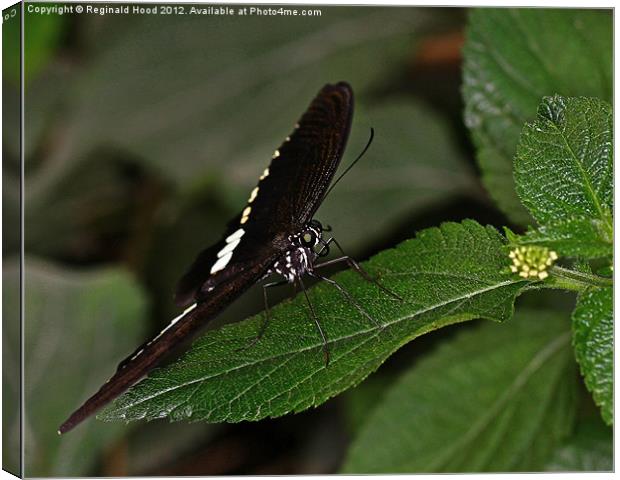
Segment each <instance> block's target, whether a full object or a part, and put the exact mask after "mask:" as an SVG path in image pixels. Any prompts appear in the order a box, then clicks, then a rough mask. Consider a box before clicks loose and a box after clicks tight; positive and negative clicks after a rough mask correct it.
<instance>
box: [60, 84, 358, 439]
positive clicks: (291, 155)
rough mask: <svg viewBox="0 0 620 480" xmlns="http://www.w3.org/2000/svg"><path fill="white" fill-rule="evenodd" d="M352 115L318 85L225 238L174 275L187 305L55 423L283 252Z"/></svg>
mask: <svg viewBox="0 0 620 480" xmlns="http://www.w3.org/2000/svg"><path fill="white" fill-rule="evenodd" d="M352 114H353V94H352V91H351V88H350V87H349V85H347V84H346V83H343V82H341V83H338V84H336V85H326V86H325V87H323V89H322V90H321V91H320V92H319V94H318V95H317V97H316V98H315V99H314V100H313V101H312V103H311V104H310V107H309V108H308V110H307V111H306V113H305V114H304V115H303V116H302V118H301V119H300V121H299V123H298V125H297V126H296V128H295V131H294V132H293V133H292V134H291V136H290V138H287V140H286V141H285V142H284V143H283V144H282V145H281V146H280V148H279V149H278V150H276V152H275V153H274V156H273V160H272V162H271V164H270V165H269V167H268V168H267V169H265V171H264V172H263V173H262V175H261V177H260V179H259V182H258V185H257V186H256V188H255V189H254V190H252V192H251V194H250V197H249V198H248V202H247V205H246V207H245V208H244V209H243V211H242V212H241V213H240V214H239V215H238V216H237V217H236V218H234V219H233V221H232V222H230V224H229V225H228V228H227V230H226V233H225V235H224V238H223V239H222V240H221V241H220V242H218V243H217V244H215V245H213V246H212V247H210V248H207V249H206V250H204V251H203V252H202V253H200V255H198V258H197V259H196V261H195V262H194V264H193V265H192V266H191V268H190V270H189V271H188V272H187V273H186V274H185V276H184V277H183V278H182V279H181V281H180V282H179V286H178V289H177V292H176V301H177V303H178V304H180V305H183V306H187V305H189V304H191V303H193V305H192V306H191V307H190V308H188V309H186V311H185V312H184V313H183V314H181V315H179V316H178V317H177V318H175V319H174V320H173V321H172V322H171V323H170V324H169V325H168V326H167V327H166V328H165V329H164V330H162V331H161V332H160V333H159V334H158V335H157V336H156V337H155V338H153V339H152V340H150V341H149V342H147V343H145V344H144V345H143V346H142V347H140V348H139V349H138V350H137V351H136V352H134V353H133V354H132V355H131V356H129V357H128V358H127V359H126V360H124V361H123V362H121V364H120V365H119V367H118V369H117V371H116V373H115V374H114V375H113V376H112V378H111V379H110V380H108V381H107V382H106V383H105V384H104V385H103V386H102V387H101V388H100V389H99V390H98V391H97V393H95V394H94V395H93V396H92V397H90V398H89V399H88V400H87V401H86V402H85V403H84V404H83V405H82V406H81V407H80V408H79V409H78V410H76V411H75V412H74V413H73V414H72V415H71V416H70V417H69V418H68V419H67V420H66V421H65V423H63V424H62V425H61V427H60V432H61V433H64V432H67V431H69V430H71V429H72V428H74V427H75V426H76V425H77V424H79V423H80V422H81V421H83V420H84V419H85V418H87V417H88V416H90V415H91V414H93V413H94V412H95V411H96V410H98V409H99V408H101V407H103V406H104V405H106V404H107V403H109V402H110V401H112V400H113V399H114V398H116V397H117V396H119V395H120V394H121V393H123V392H124V391H125V390H126V389H127V388H129V387H130V386H131V385H133V384H134V383H135V382H137V381H138V380H139V379H140V378H141V377H142V376H144V375H145V374H146V373H147V372H148V371H149V370H151V369H152V368H153V367H154V366H155V365H156V364H157V363H158V362H159V361H160V360H161V359H162V357H163V356H165V355H166V354H167V353H168V352H169V351H170V350H171V349H172V348H174V347H175V346H177V345H178V344H179V343H180V342H182V341H183V340H185V339H187V338H189V337H191V336H192V335H193V334H194V333H195V332H196V331H197V330H198V329H200V328H201V327H203V326H204V325H205V324H206V323H207V322H208V321H209V320H210V319H212V318H213V317H215V316H216V315H217V314H218V313H220V312H221V311H222V310H223V309H224V308H226V307H227V306H228V305H230V304H231V303H232V302H233V301H234V300H235V299H236V298H238V297H239V296H240V295H241V294H242V293H243V292H245V291H246V290H247V289H248V288H249V287H251V286H252V285H254V284H255V283H256V282H257V281H258V280H259V279H260V278H262V277H263V276H264V274H265V273H266V272H267V271H268V270H269V268H270V267H271V266H272V265H273V263H274V262H275V260H276V258H277V257H278V255H281V253H282V248H284V246H285V245H286V243H285V241H284V240H285V239H286V237H287V236H288V235H290V234H291V233H294V232H296V231H298V230H299V228H300V227H301V226H303V225H304V224H305V223H307V222H308V221H309V220H310V219H311V218H312V215H313V214H314V212H315V211H316V210H317V209H318V207H319V205H320V204H321V201H322V200H323V196H324V195H325V192H326V190H327V188H328V186H329V184H330V182H331V180H332V178H333V176H334V173H335V172H336V169H337V168H338V164H339V163H340V159H341V157H342V154H343V152H344V148H345V144H346V141H347V138H348V135H349V129H350V125H351V117H352ZM194 302H196V303H194Z"/></svg>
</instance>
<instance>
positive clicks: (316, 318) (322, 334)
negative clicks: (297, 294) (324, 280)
mask: <svg viewBox="0 0 620 480" xmlns="http://www.w3.org/2000/svg"><path fill="white" fill-rule="evenodd" d="M297 280H298V281H299V285H300V286H301V289H302V290H303V292H304V296H305V297H306V301H307V302H308V306H309V307H310V313H311V314H312V319H313V320H314V323H315V325H316V328H317V329H318V331H319V333H320V334H321V338H322V339H323V355H324V357H325V367H327V366H328V365H329V347H328V346H327V337H326V336H325V332H323V327H321V323H320V322H319V319H318V317H317V316H316V313H315V312H314V307H313V306H312V302H310V298H309V297H308V293H307V292H306V286H305V285H304V282H303V280H302V279H301V277H297Z"/></svg>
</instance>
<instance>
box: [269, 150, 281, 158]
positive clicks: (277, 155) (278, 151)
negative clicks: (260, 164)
mask: <svg viewBox="0 0 620 480" xmlns="http://www.w3.org/2000/svg"><path fill="white" fill-rule="evenodd" d="M279 156H280V150H276V151H275V152H273V155H272V156H271V158H278V157H279Z"/></svg>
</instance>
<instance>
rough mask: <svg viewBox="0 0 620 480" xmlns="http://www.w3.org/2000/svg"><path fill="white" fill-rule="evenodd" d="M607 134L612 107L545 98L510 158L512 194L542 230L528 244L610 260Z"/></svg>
mask: <svg viewBox="0 0 620 480" xmlns="http://www.w3.org/2000/svg"><path fill="white" fill-rule="evenodd" d="M612 130H613V124H612V112H611V107H610V106H609V105H608V104H607V103H605V102H603V101H601V100H597V99H593V98H564V97H560V96H559V95H556V96H554V97H545V98H544V100H543V102H542V103H541V104H540V106H539V108H538V118H537V120H536V121H535V122H533V123H528V124H526V126H525V127H524V129H523V133H522V134H521V139H520V140H519V146H518V147H517V155H516V157H515V181H516V183H517V193H518V194H519V197H520V198H521V200H522V201H523V204H524V205H525V206H526V207H527V209H528V210H529V211H530V213H531V214H532V216H533V217H534V218H535V219H536V220H537V221H538V223H539V224H540V225H541V226H542V227H543V228H542V230H541V231H539V232H538V233H530V234H529V236H530V239H531V238H533V239H537V238H538V239H540V240H542V241H543V242H545V243H547V242H548V243H555V244H556V246H557V248H558V249H560V250H562V252H563V253H565V254H567V255H570V256H575V255H577V256H581V255H584V256H587V257H597V256H606V255H609V254H611V251H612V248H613V226H612V217H611V209H612V203H613V174H612V172H613V138H612ZM549 246H550V245H549Z"/></svg>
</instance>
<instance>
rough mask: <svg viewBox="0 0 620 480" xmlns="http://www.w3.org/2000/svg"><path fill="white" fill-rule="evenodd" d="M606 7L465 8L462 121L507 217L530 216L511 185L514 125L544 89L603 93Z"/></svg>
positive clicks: (607, 75)
mask: <svg viewBox="0 0 620 480" xmlns="http://www.w3.org/2000/svg"><path fill="white" fill-rule="evenodd" d="M612 39H613V23H612V16H611V15H610V12H606V11H600V10H599V11H596V10H584V9H579V10H577V9H573V10H570V9H553V10H549V9H526V8H522V9H504V8H502V9H490V8H480V9H472V11H471V14H470V17H469V27H468V31H467V41H466V44H465V47H464V49H463V57H464V67H463V97H464V100H465V114H464V115H465V123H466V124H467V126H468V127H469V129H470V130H471V133H472V136H473V140H474V143H475V145H476V148H477V150H478V152H477V158H478V163H479V165H480V168H481V170H482V178H483V181H484V184H485V185H486V187H487V189H488V191H489V193H490V194H491V196H492V197H493V199H494V200H495V201H496V202H497V204H498V206H499V207H500V208H501V210H502V211H503V212H504V213H506V214H507V215H508V216H509V217H510V219H511V220H512V221H514V222H515V223H519V224H527V223H529V222H530V221H531V219H530V217H529V215H528V214H527V212H526V211H525V210H524V209H523V207H522V206H521V204H520V202H519V199H518V197H517V195H516V193H515V187H514V180H513V176H512V164H513V161H512V159H513V157H514V154H515V152H516V146H517V141H518V138H519V132H520V131H521V128H522V126H523V123H525V122H526V121H528V120H532V119H533V118H532V117H533V115H534V112H535V111H536V106H537V105H538V103H539V102H540V99H541V98H542V97H543V96H545V95H552V94H554V93H559V94H561V95H567V96H568V95H573V96H578V95H585V96H593V97H599V98H603V99H605V100H611V98H612V85H613V81H612V79H613V75H612V58H613V56H612V52H613V50H612V45H613V42H612Z"/></svg>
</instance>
